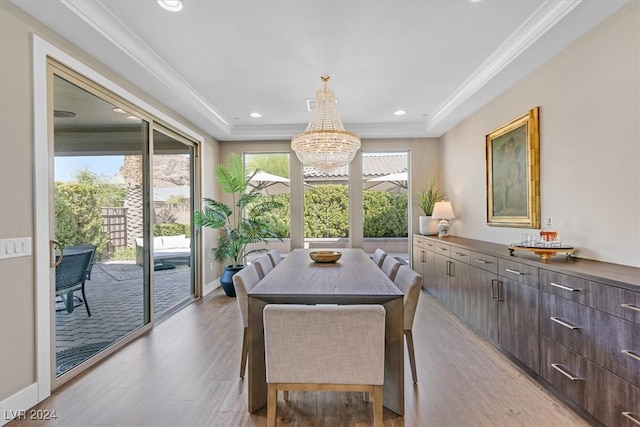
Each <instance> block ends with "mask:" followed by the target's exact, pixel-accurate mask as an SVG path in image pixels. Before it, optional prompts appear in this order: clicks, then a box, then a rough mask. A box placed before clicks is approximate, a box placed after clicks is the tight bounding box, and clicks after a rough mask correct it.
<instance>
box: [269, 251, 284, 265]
mask: <svg viewBox="0 0 640 427" xmlns="http://www.w3.org/2000/svg"><path fill="white" fill-rule="evenodd" d="M267 256H268V257H269V258H270V259H271V264H273V267H274V268H275V266H276V265H278V264H280V261H282V255H280V251H278V250H277V249H271V250H270V251H269V252H267Z"/></svg>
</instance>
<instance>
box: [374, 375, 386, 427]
mask: <svg viewBox="0 0 640 427" xmlns="http://www.w3.org/2000/svg"><path fill="white" fill-rule="evenodd" d="M383 425H384V416H383V409H382V386H381V385H378V386H375V388H374V389H373V426H374V427H382V426H383Z"/></svg>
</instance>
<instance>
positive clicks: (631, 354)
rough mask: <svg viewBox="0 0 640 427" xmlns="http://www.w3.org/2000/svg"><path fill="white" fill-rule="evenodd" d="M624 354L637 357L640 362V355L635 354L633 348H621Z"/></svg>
mask: <svg viewBox="0 0 640 427" xmlns="http://www.w3.org/2000/svg"><path fill="white" fill-rule="evenodd" d="M621 351H622V354H624V355H625V356H629V357H630V358H632V359H636V360H637V361H638V362H640V356H639V355H637V354H635V353H634V352H633V351H631V350H621Z"/></svg>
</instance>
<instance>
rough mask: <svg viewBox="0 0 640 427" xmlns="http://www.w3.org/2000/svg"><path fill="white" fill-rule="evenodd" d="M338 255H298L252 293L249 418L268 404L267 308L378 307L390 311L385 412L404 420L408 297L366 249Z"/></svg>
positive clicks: (302, 252)
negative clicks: (330, 259)
mask: <svg viewBox="0 0 640 427" xmlns="http://www.w3.org/2000/svg"><path fill="white" fill-rule="evenodd" d="M336 250H339V251H340V252H341V253H342V257H341V258H340V260H339V261H338V262H336V263H316V262H313V261H312V260H311V259H310V258H309V252H310V251H311V250H309V249H295V250H293V251H292V252H291V253H289V254H288V255H287V256H285V257H284V259H283V260H282V261H281V262H280V263H279V264H278V265H277V266H276V267H275V268H274V269H273V270H272V271H271V272H270V273H268V274H267V275H266V276H265V277H264V278H263V279H262V280H261V281H260V282H259V283H258V284H257V285H256V286H255V287H254V288H253V289H252V290H251V291H249V368H248V369H249V370H248V380H249V384H248V396H249V402H248V410H249V412H255V411H257V410H259V409H261V408H263V407H265V406H266V404H267V383H266V372H265V370H266V369H265V355H264V325H263V318H262V312H263V310H264V307H265V306H266V305H267V304H380V305H382V306H383V307H384V308H385V310H386V316H385V370H384V371H385V372H384V391H383V395H384V406H385V407H386V408H388V409H390V410H392V411H393V412H395V413H397V414H399V415H404V342H403V333H404V306H403V297H404V295H403V293H402V291H400V289H398V288H397V287H396V286H395V285H394V283H393V282H392V281H391V280H389V278H388V277H387V276H386V275H385V274H384V272H383V271H382V270H381V269H380V268H378V266H377V265H376V264H375V263H374V262H373V261H372V260H371V259H370V258H369V257H368V256H367V254H366V253H365V252H364V251H363V250H362V249H344V248H340V249H336ZM300 321H302V322H303V321H304V319H300Z"/></svg>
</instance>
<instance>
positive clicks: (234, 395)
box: [7, 290, 588, 427]
mask: <svg viewBox="0 0 640 427" xmlns="http://www.w3.org/2000/svg"><path fill="white" fill-rule="evenodd" d="M413 331H414V332H413V336H414V342H415V351H416V363H417V368H418V384H415V385H414V384H413V383H412V381H411V372H410V369H409V362H408V358H407V357H406V352H405V399H406V404H405V416H404V417H400V416H397V415H396V414H394V413H392V412H391V411H388V410H385V412H384V424H385V426H432V427H440V426H442V427H461V426H474V427H477V426H518V427H527V426H532V427H533V426H535V427H538V426H545V427H554V426H563V427H564V426H586V425H588V423H587V422H586V421H584V420H583V419H582V418H580V417H579V416H578V415H577V414H575V413H574V412H573V411H572V410H571V409H569V408H568V407H567V406H565V405H564V404H563V403H561V402H560V401H558V400H557V399H556V398H555V397H553V396H552V395H551V394H550V393H549V392H548V391H547V390H545V389H544V388H543V387H541V386H540V385H539V384H538V383H536V382H535V381H534V380H533V379H531V378H529V377H528V376H527V375H526V374H524V373H523V372H522V371H520V369H519V368H517V367H516V366H515V365H514V364H513V363H511V362H510V361H509V360H508V359H507V358H506V357H505V356H504V355H503V354H502V353H500V352H499V351H497V350H496V349H495V348H493V347H492V346H491V345H489V344H488V343H486V342H485V341H484V340H482V339H481V338H479V337H478V336H477V335H475V334H474V333H473V332H472V331H471V330H470V329H468V328H467V327H466V326H465V325H463V324H462V323H460V322H459V321H458V320H457V319H456V318H455V317H454V316H453V315H452V314H450V313H449V312H447V311H446V310H444V309H443V308H442V307H441V306H440V305H438V303H436V302H435V301H434V300H433V299H432V298H431V297H429V296H428V295H427V294H425V293H423V294H422V295H421V296H420V300H419V303H418V309H417V312H416V319H415V324H414V328H413ZM241 345H242V325H241V322H240V316H239V312H238V307H237V303H236V300H235V299H234V298H229V297H227V296H225V295H224V293H223V292H222V291H221V290H216V291H215V292H214V293H212V294H210V295H207V296H206V297H204V298H203V299H202V300H200V301H197V302H195V303H193V304H191V305H189V306H188V307H186V308H184V309H183V310H181V311H180V312H178V313H176V314H175V315H173V316H171V317H170V318H168V319H166V320H165V321H163V322H162V323H160V324H159V325H157V326H156V327H155V328H154V329H153V330H152V331H151V332H150V333H149V334H147V335H145V336H144V337H141V338H139V339H138V340H136V341H134V342H133V343H131V344H130V345H128V346H127V347H125V348H123V349H122V350H120V351H119V352H117V353H115V354H114V355H112V356H111V357H109V358H107V359H106V360H104V361H103V362H102V363H99V364H97V365H96V366H94V367H93V368H91V369H90V370H88V371H87V372H86V373H84V374H82V375H80V376H79V377H78V378H76V379H74V380H72V381H70V382H69V383H67V384H65V385H64V386H62V387H61V388H60V389H58V390H57V391H55V392H54V394H53V395H52V396H51V397H50V398H48V399H47V400H45V401H44V402H42V403H40V404H39V405H38V406H36V407H35V408H34V409H41V410H49V411H55V414H56V416H57V418H56V419H55V420H50V421H40V420H17V419H16V420H14V421H12V422H10V423H9V424H7V425H8V426H12V427H17V426H65V427H66V426H265V425H266V409H263V410H261V411H259V412H257V413H255V414H249V413H248V412H247V393H246V379H245V380H242V379H241V378H240V377H239V363H240V349H241ZM289 399H290V400H289V401H288V402H284V401H283V400H279V401H278V425H282V426H332V427H333V426H368V425H371V423H372V419H373V413H372V406H371V403H368V402H364V401H363V398H362V393H331V392H291V393H290V396H289Z"/></svg>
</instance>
